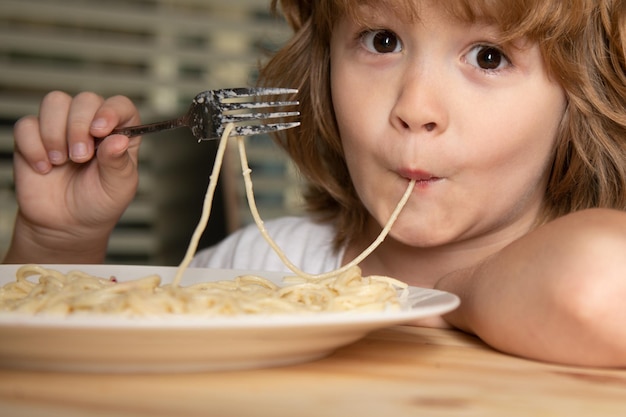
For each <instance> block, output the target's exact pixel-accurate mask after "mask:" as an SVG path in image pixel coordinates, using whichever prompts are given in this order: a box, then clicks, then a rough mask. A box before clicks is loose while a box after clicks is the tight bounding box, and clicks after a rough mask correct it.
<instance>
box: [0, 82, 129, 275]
mask: <svg viewBox="0 0 626 417" xmlns="http://www.w3.org/2000/svg"><path fill="white" fill-rule="evenodd" d="M138 123H139V116H138V112H137V109H136V108H135V106H134V105H133V104H132V103H131V102H130V100H128V99H127V98H126V97H121V96H116V97H112V98H109V99H106V100H105V99H103V98H101V97H99V96H97V95H95V94H92V93H81V94H79V95H77V96H76V97H70V96H69V95H67V94H65V93H62V92H52V93H50V94H48V95H47V96H46V97H45V98H44V99H43V101H42V103H41V108H40V112H39V116H38V117H35V116H27V117H24V118H22V119H20V120H19V121H18V122H17V123H16V124H15V130H14V137H15V154H14V172H15V186H16V195H17V201H18V204H19V212H18V217H17V221H16V228H15V232H14V237H13V242H12V248H11V249H10V250H9V253H8V254H7V259H6V261H9V262H20V263H23V262H39V263H43V262H57V263H58V262H67V263H80V262H100V261H102V258H103V257H104V252H105V251H106V244H107V240H108V237H109V234H110V232H111V230H112V229H113V227H114V226H115V224H116V223H117V221H118V219H119V217H120V216H121V215H122V213H123V212H124V210H125V209H126V207H127V206H128V204H129V203H130V202H131V200H132V198H133V196H134V194H135V191H136V189H137V183H138V174H137V153H138V147H139V142H140V140H139V138H133V139H129V138H127V137H125V136H122V135H113V136H110V137H108V138H106V140H104V141H102V143H100V144H99V146H98V148H97V150H96V149H95V146H94V138H101V137H106V136H107V135H108V134H109V133H110V132H111V131H112V130H113V129H114V128H115V127H117V126H130V125H134V124H138ZM27 252H28V253H27ZM48 252H49V253H48ZM53 254H54V256H52V255H53ZM50 257H53V258H54V259H49V258H50Z"/></svg>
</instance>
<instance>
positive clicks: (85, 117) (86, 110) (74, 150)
mask: <svg viewBox="0 0 626 417" xmlns="http://www.w3.org/2000/svg"><path fill="white" fill-rule="evenodd" d="M103 102H104V99H103V98H102V97H100V96H99V95H97V94H94V93H89V92H85V93H80V94H78V95H77V96H76V97H74V99H73V100H72V102H71V105H70V111H69V114H68V116H67V147H68V148H67V150H68V153H69V157H70V159H71V160H72V161H74V162H86V161H88V160H90V159H91V158H92V157H93V153H94V140H93V136H92V135H91V133H90V132H91V125H92V123H93V120H94V115H95V114H96V112H97V111H98V109H100V107H101V106H102V103H103Z"/></svg>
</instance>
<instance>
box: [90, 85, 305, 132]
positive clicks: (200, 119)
mask: <svg viewBox="0 0 626 417" xmlns="http://www.w3.org/2000/svg"><path fill="white" fill-rule="evenodd" d="M297 92H298V90H296V89H292V88H229V89H220V90H208V91H203V92H202V93H200V94H198V95H197V96H195V97H194V99H193V100H192V102H191V106H190V107H189V110H187V113H185V114H184V115H182V116H180V117H178V118H176V119H172V120H166V121H163V122H156V123H150V124H145V125H139V126H130V127H122V128H117V129H114V130H113V131H112V132H111V133H110V135H113V134H121V135H125V136H128V137H133V136H140V135H144V134H147V133H154V132H161V131H164V130H170V129H178V128H181V127H187V128H189V129H190V130H191V132H192V133H193V135H194V136H195V137H196V139H198V141H202V140H211V139H218V138H220V137H221V136H222V134H223V133H224V128H225V125H226V124H228V123H233V124H234V125H235V126H234V128H233V130H232V132H231V134H230V136H252V135H258V134H262V133H270V132H276V131H279V130H284V129H290V128H292V127H296V126H299V125H300V122H298V121H292V122H284V121H283V122H278V123H265V122H266V121H272V119H284V118H293V117H297V116H299V115H300V112H298V111H295V110H291V111H272V112H265V111H264V110H267V109H282V108H284V107H295V106H297V105H298V104H299V103H298V101H260V98H261V97H263V96H277V95H285V94H289V95H293V94H295V93H297ZM99 141H101V139H100V140H99ZM99 141H98V143H99Z"/></svg>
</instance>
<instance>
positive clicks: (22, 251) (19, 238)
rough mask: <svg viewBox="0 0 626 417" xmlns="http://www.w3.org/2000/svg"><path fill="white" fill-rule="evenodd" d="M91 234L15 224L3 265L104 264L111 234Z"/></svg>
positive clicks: (18, 220)
mask: <svg viewBox="0 0 626 417" xmlns="http://www.w3.org/2000/svg"><path fill="white" fill-rule="evenodd" d="M107 230H108V229H106V228H104V229H103V230H91V231H90V232H89V233H72V231H70V230H68V231H55V230H48V229H37V228H34V227H32V226H30V225H28V224H27V222H25V221H23V220H22V219H21V218H20V216H19V215H18V218H17V220H16V222H15V227H14V230H13V237H12V239H11V245H10V247H9V249H8V251H7V253H6V255H5V257H4V259H3V263H12V264H25V263H38V264H91V263H102V262H103V261H104V258H105V255H106V250H107V244H108V239H109V234H110V230H108V231H107Z"/></svg>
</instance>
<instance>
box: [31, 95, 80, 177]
mask: <svg viewBox="0 0 626 417" xmlns="http://www.w3.org/2000/svg"><path fill="white" fill-rule="evenodd" d="M71 103H72V97H71V96H69V95H68V94H66V93H63V92H61V91H53V92H51V93H49V94H47V95H46V96H45V97H44V98H43V100H42V101H41V105H40V106H39V132H38V135H37V136H38V140H41V142H43V143H42V145H43V147H44V149H45V150H46V152H47V155H48V160H49V161H50V162H51V163H52V164H53V165H61V164H63V163H65V161H66V160H67V116H68V112H69V111H70V105H71Z"/></svg>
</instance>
